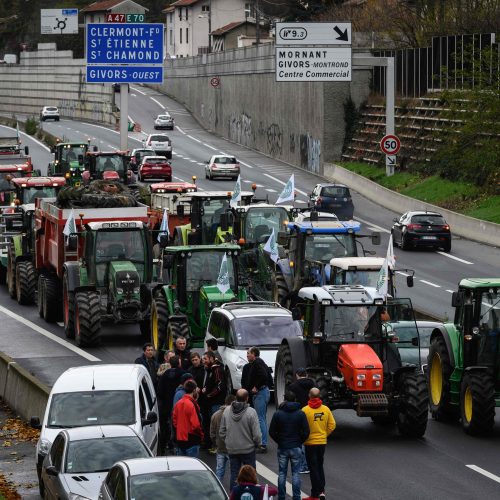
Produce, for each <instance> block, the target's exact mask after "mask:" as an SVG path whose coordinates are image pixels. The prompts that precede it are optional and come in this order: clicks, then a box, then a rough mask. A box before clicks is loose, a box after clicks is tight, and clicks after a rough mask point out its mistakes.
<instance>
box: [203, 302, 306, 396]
mask: <svg viewBox="0 0 500 500" xmlns="http://www.w3.org/2000/svg"><path fill="white" fill-rule="evenodd" d="M300 336H302V324H301V323H300V321H295V320H294V319H293V318H292V313H291V312H290V311H289V310H288V309H285V308H284V307H281V306H280V305H279V304H277V303H275V302H257V301H255V302H230V303H228V304H223V305H222V306H221V307H215V308H214V309H213V310H212V313H211V314H210V319H209V321H208V326H207V332H206V335H205V341H206V340H208V339H209V338H215V339H217V343H218V345H219V348H218V350H219V352H220V355H221V356H222V361H223V363H224V366H225V370H226V380H227V387H228V391H232V390H237V389H240V388H241V374H242V372H243V367H244V366H245V365H246V364H247V362H248V361H247V355H246V353H247V350H248V348H249V347H252V346H257V347H258V348H259V349H260V357H261V358H262V359H263V360H264V361H265V363H266V364H267V366H268V367H269V368H271V369H274V364H275V361H276V354H277V352H278V347H279V346H280V344H281V341H282V340H283V339H284V338H289V337H300Z"/></svg>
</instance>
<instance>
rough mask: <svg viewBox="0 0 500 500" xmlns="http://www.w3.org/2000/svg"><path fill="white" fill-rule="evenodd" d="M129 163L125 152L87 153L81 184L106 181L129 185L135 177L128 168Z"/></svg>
mask: <svg viewBox="0 0 500 500" xmlns="http://www.w3.org/2000/svg"><path fill="white" fill-rule="evenodd" d="M129 161H130V157H129V155H128V153H127V152H126V151H112V152H103V151H98V152H87V154H86V156H85V166H86V168H87V170H86V171H85V172H84V173H83V182H84V183H85V184H88V183H90V182H91V181H94V180H107V181H119V182H123V184H131V183H132V182H133V180H134V179H135V177H133V175H132V171H131V170H129V168H128V165H129Z"/></svg>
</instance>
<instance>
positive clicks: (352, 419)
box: [0, 86, 500, 499]
mask: <svg viewBox="0 0 500 500" xmlns="http://www.w3.org/2000/svg"><path fill="white" fill-rule="evenodd" d="M164 109H166V110H168V111H169V112H170V113H171V114H172V115H173V116H174V117H175V120H176V128H175V130H174V131H173V132H167V133H168V134H169V135H171V138H172V143H173V149H174V156H173V172H174V174H173V175H174V179H175V180H185V181H189V180H190V179H191V176H192V175H196V176H197V177H198V181H197V182H198V185H199V187H200V188H201V189H217V190H232V189H233V187H234V182H233V181H225V180H220V181H219V180H217V181H215V180H214V181H208V180H206V179H205V176H204V165H205V161H207V160H208V159H209V158H210V156H211V155H212V154H219V153H229V154H233V155H235V156H236V157H237V158H239V159H240V162H241V166H242V171H241V177H242V180H243V188H245V187H247V188H248V189H249V188H250V185H251V184H252V183H254V182H255V183H257V185H258V190H257V193H258V195H259V196H266V195H268V196H269V199H270V201H271V202H272V201H274V200H275V199H276V198H277V196H278V194H279V192H280V191H281V189H282V188H283V186H284V184H285V183H286V181H287V180H288V178H289V176H290V174H291V173H292V172H293V173H295V183H296V190H297V192H298V197H297V201H296V203H297V206H305V204H306V202H307V196H308V194H309V192H310V191H311V190H312V188H313V186H314V185H315V184H316V183H317V182H320V181H321V180H322V179H321V178H319V177H318V176H315V175H313V174H311V173H308V172H305V171H303V170H301V169H298V168H294V167H292V166H290V165H287V164H285V163H282V162H279V161H277V160H274V159H272V158H268V157H266V156H264V155H262V154H260V153H258V152H255V151H252V150H249V149H246V148H244V147H241V146H239V145H237V144H234V143H231V142H229V141H227V140H225V139H222V138H220V137H217V136H214V135H213V134H211V133H210V132H208V131H206V130H204V129H202V128H201V127H200V126H199V124H198V123H197V122H196V121H195V120H194V119H193V118H192V116H191V115H190V114H189V113H188V111H187V110H186V109H185V108H184V107H183V106H181V105H180V104H178V103H176V102H175V101H173V100H171V99H169V98H168V97H166V96H163V95H161V94H159V93H157V92H155V91H154V90H151V89H148V88H144V87H135V86H134V87H133V88H132V90H131V93H130V105H129V111H130V116H131V117H132V118H133V119H134V121H136V122H137V123H140V124H141V126H142V130H143V133H131V134H130V136H129V147H130V149H132V148H134V147H138V146H140V145H141V143H142V140H143V139H144V138H145V137H146V135H147V134H148V133H150V132H153V120H154V118H155V117H156V115H157V114H158V113H160V112H161V111H162V110H164ZM43 127H44V128H46V129H47V130H48V131H50V132H51V133H53V134H55V135H57V136H59V137H61V138H63V137H65V138H66V139H69V140H83V139H85V140H86V139H87V137H90V138H91V141H92V143H94V144H98V145H99V146H100V148H101V149H103V150H110V149H116V148H118V147H119V144H120V141H119V135H118V133H117V132H115V131H114V130H110V129H108V128H106V127H102V126H100V125H97V124H91V123H79V122H73V121H69V120H61V121H60V122H54V123H52V122H45V123H44V124H43ZM25 142H26V143H27V144H28V145H29V146H30V150H31V154H32V156H33V159H34V163H35V167H36V168H40V169H41V170H42V173H45V171H46V167H47V164H48V161H49V159H50V154H49V153H48V151H47V149H46V148H45V149H44V148H43V147H42V146H41V145H39V144H36V143H33V142H32V140H31V139H29V138H27V139H26V141H25ZM353 198H354V205H355V218H357V219H358V220H359V221H360V222H362V224H363V230H364V232H369V231H370V230H379V231H381V232H382V245H381V246H380V247H378V248H377V247H371V245H370V244H367V245H366V248H367V249H376V250H377V254H378V255H380V256H384V255H385V252H386V248H387V241H388V234H389V230H390V227H391V224H392V219H393V218H394V217H396V216H397V215H399V214H395V213H393V212H391V211H389V210H386V209H384V208H382V207H380V206H379V205H377V204H375V203H373V202H370V201H368V200H366V199H364V198H363V197H361V196H359V195H358V194H357V193H355V192H354V194H353ZM452 230H453V228H452ZM395 254H396V259H397V265H398V267H399V268H401V269H403V268H411V269H414V270H415V272H416V279H415V287H414V288H413V289H407V288H406V285H405V283H404V279H403V277H401V279H400V280H399V281H400V283H399V295H400V296H410V297H411V298H412V300H413V302H414V304H415V305H416V306H417V307H418V308H419V309H420V310H422V311H425V312H426V313H428V314H430V315H432V316H437V317H445V316H448V317H452V314H453V312H452V308H451V306H450V301H451V292H452V291H454V290H455V289H456V286H457V283H458V281H459V280H460V279H461V278H462V277H465V276H496V275H498V262H500V250H499V249H498V248H492V247H488V246H485V245H481V244H478V243H475V242H472V241H467V240H463V239H458V238H454V239H453V246H452V252H451V254H444V253H440V252H429V251H408V252H403V251H401V250H400V249H395ZM0 324H1V325H2V326H1V328H0V329H1V331H2V335H0V350H1V351H3V352H6V353H7V354H8V355H10V356H11V357H13V358H14V359H15V360H16V361H18V362H19V363H20V364H22V365H23V366H24V367H26V368H27V369H28V370H29V371H30V372H31V373H33V374H34V375H35V376H36V377H38V378H39V379H40V380H42V381H43V382H45V383H47V384H48V385H52V384H53V383H54V381H55V380H56V378H57V377H58V376H59V375H60V374H61V373H62V372H63V371H64V370H65V369H67V368H69V367H70V366H77V365H83V364H88V363H99V362H106V363H123V362H131V361H133V360H134V359H135V358H136V357H137V356H138V355H139V354H140V345H141V341H140V338H139V331H138V328H135V327H132V326H130V327H127V328H122V327H120V329H119V330H118V329H117V328H113V327H109V328H106V329H105V330H104V337H103V344H102V346H101V347H99V348H87V349H85V350H82V349H79V348H77V347H76V346H75V345H74V343H73V342H72V341H67V340H66V339H65V338H64V333H63V329H62V327H61V325H57V324H53V325H50V324H47V323H45V322H44V321H43V320H40V318H39V317H38V314H37V311H36V308H35V307H24V306H19V305H18V304H17V303H15V302H14V301H12V300H11V299H10V298H9V296H8V294H7V291H6V289H5V287H1V288H0ZM118 332H119V333H118ZM272 410H273V409H272V408H270V412H271V411H272ZM270 414H271V413H270ZM335 417H336V418H337V421H338V430H337V431H336V432H335V433H334V435H333V436H332V438H331V443H330V444H329V446H328V448H327V456H326V475H327V484H328V486H327V492H326V493H327V495H328V496H330V497H333V496H336V497H337V498H343V499H350V498H352V499H358V498H386V499H400V498H403V497H404V498H406V499H413V498H414V499H435V498H441V499H448V498H449V499H452V498H453V499H460V498H464V499H475V498H478V499H479V498H495V497H497V496H498V492H499V488H500V484H499V483H500V462H499V461H498V449H499V445H500V415H497V417H496V427H495V433H494V434H493V435H492V436H490V437H489V438H484V439H473V438H470V437H468V436H465V435H464V434H463V433H462V430H461V429H460V428H459V427H458V426H447V425H443V424H439V423H436V422H433V421H430V422H429V427H428V432H427V434H426V436H425V438H424V439H420V440H405V439H401V438H400V437H399V436H398V435H397V433H396V432H395V431H394V430H393V429H390V428H389V429H388V428H380V427H377V426H375V425H374V424H373V423H371V421H370V420H368V419H361V418H357V417H356V416H355V415H354V413H353V412H349V411H336V412H335ZM274 452H275V449H274V448H273V447H272V446H271V447H270V451H269V453H268V454H267V455H259V456H258V460H259V473H260V475H261V476H262V478H263V479H262V480H267V481H270V482H274V483H275V482H276V481H275V476H274V475H275V473H276V472H277V460H276V457H275V453H274ZM202 458H204V459H206V460H207V462H208V463H210V464H212V465H213V459H212V458H211V457H205V456H204V457H202ZM302 479H303V487H302V490H303V491H304V492H305V493H307V494H309V489H308V488H309V483H308V478H307V477H305V476H302Z"/></svg>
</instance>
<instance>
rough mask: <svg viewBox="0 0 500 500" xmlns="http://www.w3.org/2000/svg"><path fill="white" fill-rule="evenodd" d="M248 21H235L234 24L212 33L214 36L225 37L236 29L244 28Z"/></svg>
mask: <svg viewBox="0 0 500 500" xmlns="http://www.w3.org/2000/svg"><path fill="white" fill-rule="evenodd" d="M247 22H248V21H233V22H232V23H229V24H226V25H225V26H222V28H217V29H216V30H215V31H212V33H210V34H211V35H213V36H219V35H225V34H226V33H229V32H230V31H232V30H234V29H235V28H238V27H239V26H242V25H243V24H245V23H247Z"/></svg>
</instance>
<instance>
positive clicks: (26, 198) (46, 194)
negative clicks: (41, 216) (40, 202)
mask: <svg viewBox="0 0 500 500" xmlns="http://www.w3.org/2000/svg"><path fill="white" fill-rule="evenodd" d="M56 196H57V188H56V187H54V186H43V187H31V188H26V189H23V203H35V200H36V199H37V198H54V197H56Z"/></svg>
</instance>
